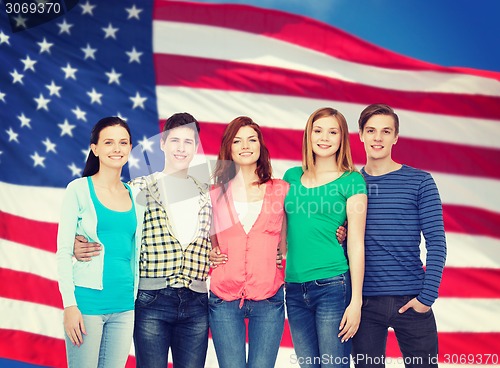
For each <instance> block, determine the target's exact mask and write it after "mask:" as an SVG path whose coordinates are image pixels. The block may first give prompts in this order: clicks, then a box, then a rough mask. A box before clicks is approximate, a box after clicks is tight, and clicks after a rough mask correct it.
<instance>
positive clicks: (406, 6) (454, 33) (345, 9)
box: [201, 0, 500, 71]
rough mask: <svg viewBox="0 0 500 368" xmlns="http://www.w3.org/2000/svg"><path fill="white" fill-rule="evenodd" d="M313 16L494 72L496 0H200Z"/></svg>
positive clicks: (499, 37)
mask: <svg viewBox="0 0 500 368" xmlns="http://www.w3.org/2000/svg"><path fill="white" fill-rule="evenodd" d="M201 1H203V2H208V3H236V4H249V5H256V6H261V7H266V8H271V9H279V10H283V11H287V12H291V13H298V14H303V15H306V16H309V17H312V18H316V19H318V20H321V21H323V22H326V23H330V24H331V25H333V26H335V27H338V28H340V29H342V30H344V31H346V32H348V33H351V34H353V35H356V36H358V37H360V38H362V39H364V40H366V41H369V42H371V43H374V44H377V45H379V46H382V47H384V48H386V49H389V50H392V51H395V52H398V53H400V54H403V55H406V56H411V57H413V58H417V59H420V60H424V61H428V62H431V63H435V64H439V65H445V66H463V67H470V68H475V69H484V70H494V71H500V22H499V21H498V19H500V1H498V0H476V1H472V0H251V1H249V0H201Z"/></svg>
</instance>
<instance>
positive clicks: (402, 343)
mask: <svg viewBox="0 0 500 368" xmlns="http://www.w3.org/2000/svg"><path fill="white" fill-rule="evenodd" d="M414 297H415V296H371V297H364V298H363V307H362V308H361V324H360V325H359V329H358V332H357V333H356V335H354V339H353V359H354V363H355V365H356V367H358V368H365V367H384V366H385V348H386V343H387V329H388V328H389V327H392V328H393V329H394V332H395V334H396V338H397V340H398V344H399V348H400V349H401V353H402V354H403V358H404V361H405V366H406V367H407V368H411V367H418V368H424V367H437V366H438V365H437V354H438V338H437V328H436V320H435V319H434V313H433V312H432V309H431V310H429V311H428V312H426V313H419V312H416V311H415V310H414V309H413V308H410V309H408V310H407V311H406V312H404V313H403V314H400V313H398V310H399V308H401V307H402V306H403V305H405V304H406V303H408V302H409V301H410V300H411V299H413V298H414Z"/></svg>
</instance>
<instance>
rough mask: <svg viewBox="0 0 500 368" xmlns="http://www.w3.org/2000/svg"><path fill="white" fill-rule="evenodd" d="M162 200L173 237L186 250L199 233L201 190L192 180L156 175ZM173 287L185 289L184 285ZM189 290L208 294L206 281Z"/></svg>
mask: <svg viewBox="0 0 500 368" xmlns="http://www.w3.org/2000/svg"><path fill="white" fill-rule="evenodd" d="M156 180H157V182H158V189H159V191H160V199H161V202H162V204H163V208H165V211H166V212H167V215H168V218H169V220H170V225H171V227H172V229H171V230H172V235H174V236H175V238H176V239H177V240H178V241H179V243H180V244H181V246H182V249H183V250H185V249H186V248H187V246H188V245H189V243H191V241H193V239H194V237H195V235H196V233H197V231H198V227H199V224H198V214H199V212H200V209H201V206H200V190H199V189H198V186H197V185H196V184H195V182H194V181H193V179H191V178H179V177H176V176H171V175H167V174H165V173H163V172H158V173H156ZM172 287H183V285H182V284H176V285H172ZM189 289H191V290H193V291H196V292H198V293H206V292H207V285H206V282H204V281H198V280H193V281H192V282H191V284H190V285H189Z"/></svg>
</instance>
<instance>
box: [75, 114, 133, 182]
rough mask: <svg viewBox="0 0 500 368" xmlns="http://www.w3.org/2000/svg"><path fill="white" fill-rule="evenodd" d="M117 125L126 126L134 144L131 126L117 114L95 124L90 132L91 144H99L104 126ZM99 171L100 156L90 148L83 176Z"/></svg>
mask: <svg viewBox="0 0 500 368" xmlns="http://www.w3.org/2000/svg"><path fill="white" fill-rule="evenodd" d="M115 125H119V126H121V127H122V128H125V130H126V131H127V133H128V135H129V137H130V144H132V135H131V134H130V128H129V126H128V124H127V123H126V122H125V121H123V120H122V119H120V118H119V117H117V116H109V117H106V118H102V119H101V120H99V121H98V122H97V123H96V124H95V125H94V127H93V128H92V132H91V133H90V144H97V142H98V141H99V135H100V134H101V131H102V130H103V129H104V128H107V127H110V126H115ZM97 172H99V158H98V157H97V156H96V155H94V152H92V150H90V152H89V155H88V157H87V162H86V163H85V168H84V169H83V174H82V177H86V176H92V175H94V174H97Z"/></svg>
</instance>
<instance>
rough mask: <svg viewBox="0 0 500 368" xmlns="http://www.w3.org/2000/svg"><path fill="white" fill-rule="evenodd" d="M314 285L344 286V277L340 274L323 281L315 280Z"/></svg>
mask: <svg viewBox="0 0 500 368" xmlns="http://www.w3.org/2000/svg"><path fill="white" fill-rule="evenodd" d="M314 283H315V284H316V286H330V285H339V284H344V283H345V276H344V274H342V275H338V276H333V277H327V278H325V279H318V280H315V281H314Z"/></svg>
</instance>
